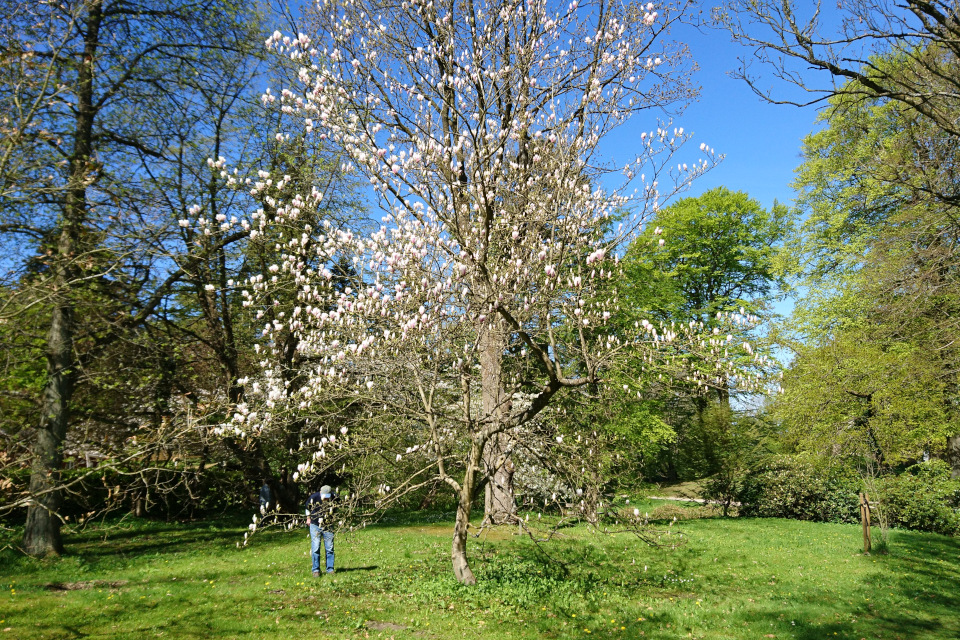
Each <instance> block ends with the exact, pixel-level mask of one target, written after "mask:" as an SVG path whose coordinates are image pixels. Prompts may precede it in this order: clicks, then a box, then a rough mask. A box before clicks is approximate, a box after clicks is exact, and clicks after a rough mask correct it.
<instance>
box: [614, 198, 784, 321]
mask: <svg viewBox="0 0 960 640" xmlns="http://www.w3.org/2000/svg"><path fill="white" fill-rule="evenodd" d="M789 225H790V216H789V211H788V210H787V209H786V207H783V206H782V205H774V207H773V208H772V209H771V210H770V211H766V210H765V209H763V207H762V206H761V205H760V203H759V202H757V201H756V200H753V199H751V198H750V197H749V196H748V195H747V194H746V193H744V192H742V191H730V190H729V189H727V188H726V187H717V188H716V189H711V190H710V191H707V192H706V193H704V194H702V195H700V196H698V197H696V198H684V199H682V200H678V201H677V202H676V203H674V204H673V205H671V206H669V207H667V208H665V209H663V210H661V211H660V212H658V214H657V215H656V216H655V217H654V219H653V220H651V221H650V222H649V224H647V226H646V228H645V231H644V233H643V234H642V235H641V236H640V237H638V238H637V239H636V240H635V241H634V243H633V244H632V245H631V247H630V251H629V252H628V254H627V257H626V260H625V271H626V274H627V286H626V293H625V296H626V298H627V299H628V300H629V301H630V303H631V304H633V305H635V306H636V307H637V308H638V309H644V310H646V311H648V312H653V313H654V314H656V316H657V317H659V318H661V319H666V320H676V321H683V322H686V321H689V320H692V319H697V320H703V321H704V322H706V323H710V322H713V321H714V319H715V316H716V314H717V313H718V312H721V311H729V312H737V311H738V310H739V309H740V308H741V307H742V308H744V309H745V310H746V311H747V312H748V313H759V312H760V311H761V310H762V309H764V308H765V307H766V305H767V304H769V298H770V296H771V294H772V293H774V292H775V291H776V290H777V288H778V286H779V285H780V284H781V281H780V274H779V272H778V268H777V267H778V264H779V262H778V261H779V249H778V247H779V245H780V244H781V243H782V241H783V240H784V239H785V237H786V232H787V230H788V228H789ZM657 229H660V230H661V231H662V234H658V233H656V231H657ZM661 238H662V239H663V240H664V244H663V246H660V245H659V240H660V239H661Z"/></svg>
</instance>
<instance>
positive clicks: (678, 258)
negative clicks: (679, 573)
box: [624, 187, 791, 479]
mask: <svg viewBox="0 0 960 640" xmlns="http://www.w3.org/2000/svg"><path fill="white" fill-rule="evenodd" d="M790 224H791V218H790V212H789V210H788V209H787V208H786V207H784V206H783V205H779V204H774V206H773V207H772V208H771V209H770V210H769V211H767V210H765V209H764V208H763V207H762V206H761V205H760V203H759V202H757V201H756V200H753V199H751V198H750V197H749V196H748V195H747V194H746V193H743V192H740V191H731V190H729V189H727V188H725V187H718V188H716V189H712V190H710V191H707V192H706V193H704V194H702V195H701V196H698V197H694V198H684V199H682V200H679V201H677V202H676V203H674V204H673V205H671V206H669V207H667V208H665V209H663V210H661V211H659V212H658V213H657V215H656V216H655V217H654V219H653V220H651V221H650V223H649V224H648V225H647V226H646V229H645V231H644V233H643V234H642V235H641V236H640V237H639V238H638V239H637V240H635V241H634V243H633V244H632V245H631V247H630V250H629V252H628V253H627V257H626V260H625V262H624V268H625V273H626V276H627V277H626V283H627V284H626V286H625V295H624V300H625V301H626V302H627V305H628V306H629V307H630V308H631V309H632V317H633V318H634V319H635V318H637V317H645V316H646V317H653V318H655V319H657V320H660V321H665V322H680V323H687V322H691V321H692V322H697V323H702V325H703V326H704V327H705V328H707V329H710V328H711V327H716V328H717V331H718V332H719V331H720V327H721V324H726V322H727V321H726V320H725V319H726V318H734V319H735V320H740V321H741V323H742V327H743V328H742V329H741V330H740V331H738V332H735V333H728V332H727V329H726V327H724V330H723V333H722V335H717V339H716V342H717V343H718V345H717V346H720V345H721V344H722V348H723V349H727V348H728V345H730V344H731V343H735V344H740V343H742V342H744V341H745V340H751V339H752V336H751V334H750V332H749V330H748V327H750V326H753V325H754V324H755V323H756V322H755V321H756V320H758V319H759V317H760V316H766V315H769V314H770V311H771V308H770V304H771V302H772V301H773V300H775V299H776V298H777V297H778V296H780V295H782V290H783V287H784V276H783V274H784V271H783V268H782V267H783V264H782V262H783V259H782V255H781V252H780V247H781V246H782V245H783V242H784V241H785V239H786V238H787V233H788V230H789V228H790ZM722 319H723V321H722V322H721V320H722ZM681 359H682V360H684V361H685V363H686V366H687V367H688V369H689V371H688V374H687V376H686V377H687V378H689V379H690V380H691V382H693V383H696V386H694V387H693V388H694V389H696V391H697V393H690V392H689V391H688V392H686V393H680V394H677V393H676V392H672V393H671V395H673V398H671V399H665V401H664V404H663V406H664V408H665V410H666V411H667V412H668V413H667V414H665V419H666V420H667V422H668V423H670V424H672V425H673V426H674V427H675V429H676V430H677V435H676V438H675V439H674V440H673V441H672V442H671V443H670V447H669V449H668V450H667V451H666V452H665V454H666V455H665V457H664V458H661V459H660V460H659V464H657V465H655V466H654V468H655V469H656V468H658V467H659V469H658V470H657V471H655V473H660V474H663V475H665V476H666V477H668V478H671V479H675V478H677V477H679V476H681V475H688V474H692V475H706V474H710V473H715V472H716V471H718V470H719V468H720V466H721V458H722V455H721V453H720V449H721V447H722V444H723V442H724V441H725V440H724V438H722V437H720V436H719V435H718V433H719V432H718V430H717V429H716V428H712V427H711V428H707V424H706V422H705V416H706V414H707V412H708V410H709V409H710V407H711V404H712V403H714V402H716V403H719V404H720V405H721V406H720V407H719V408H717V410H716V411H714V412H713V413H714V414H715V415H714V418H716V417H717V416H720V417H723V416H730V415H732V414H731V411H730V393H731V391H736V387H734V388H733V389H731V388H729V387H728V384H727V382H726V376H725V375H718V373H724V374H726V373H727V371H724V372H717V371H716V370H712V371H711V370H708V369H706V368H705V367H704V366H703V363H702V362H701V361H699V359H698V358H695V357H692V356H691V355H690V354H684V355H682V356H681ZM741 364H744V365H748V366H753V367H755V368H756V370H757V376H760V375H765V373H764V372H765V371H766V369H767V368H768V367H767V366H766V365H767V363H766V361H765V360H761V359H760V358H759V357H757V356H755V360H754V361H753V362H752V363H751V362H749V361H746V362H742V363H741ZM730 366H732V363H731V365H730ZM751 382H752V381H751V380H749V379H748V380H745V381H741V383H740V384H741V386H742V387H743V389H742V390H744V391H746V390H748V389H750V387H751ZM688 389H689V387H688ZM711 420H712V422H711V425H715V423H716V422H717V420H716V419H711ZM727 423H728V424H732V423H730V422H729V420H728V421H727Z"/></svg>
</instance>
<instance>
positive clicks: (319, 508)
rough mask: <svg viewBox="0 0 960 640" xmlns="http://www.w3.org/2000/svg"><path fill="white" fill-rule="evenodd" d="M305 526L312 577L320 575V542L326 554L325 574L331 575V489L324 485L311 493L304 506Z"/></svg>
mask: <svg viewBox="0 0 960 640" xmlns="http://www.w3.org/2000/svg"><path fill="white" fill-rule="evenodd" d="M306 507H307V509H306V514H307V524H308V525H310V556H311V559H312V560H313V575H314V576H319V575H320V540H321V538H322V539H323V548H324V550H325V551H326V554H327V573H333V527H334V524H335V521H334V511H335V509H336V503H335V501H334V494H333V489H332V488H331V487H330V485H328V484H325V485H323V486H322V487H320V491H317V492H315V493H311V494H310V497H309V498H307V504H306Z"/></svg>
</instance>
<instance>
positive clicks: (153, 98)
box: [0, 0, 250, 555]
mask: <svg viewBox="0 0 960 640" xmlns="http://www.w3.org/2000/svg"><path fill="white" fill-rule="evenodd" d="M14 8H15V9H16V13H14V14H13V15H11V16H10V22H9V26H8V27H7V28H6V30H5V31H4V36H5V40H4V42H3V43H2V44H0V47H2V50H0V58H2V59H3V60H4V67H3V83H4V84H3V88H2V90H3V100H4V103H5V104H9V105H10V107H11V108H10V109H9V111H8V112H9V113H10V114H12V115H13V117H14V118H15V121H13V124H14V126H11V127H9V128H8V129H7V130H5V132H4V133H5V134H6V135H5V139H4V161H3V165H2V166H0V169H2V170H3V171H4V173H3V176H2V178H0V180H2V184H3V188H4V191H3V193H2V196H3V200H2V203H0V215H2V216H3V230H4V232H5V233H4V242H5V245H6V246H7V247H17V246H18V245H19V247H20V248H21V249H20V250H16V251H12V252H10V253H9V254H8V255H11V256H22V255H24V253H27V255H28V256H29V253H28V252H30V251H33V252H36V253H39V254H40V258H39V260H36V261H35V264H37V269H36V270H35V276H33V277H31V278H29V279H28V280H24V279H20V278H19V273H20V272H18V271H14V272H13V273H14V275H15V277H16V278H17V280H15V281H12V283H13V284H15V285H16V286H15V288H14V289H9V290H8V291H14V290H15V291H16V295H15V296H13V297H12V298H11V297H7V298H6V301H7V302H9V304H8V305H7V307H6V308H7V309H8V310H14V311H16V310H19V309H21V308H26V307H27V306H29V305H31V304H32V305H42V307H43V308H44V309H46V310H47V311H46V314H45V321H46V323H47V329H46V335H45V337H44V339H43V345H44V346H43V350H44V352H45V356H46V362H47V367H46V368H47V370H46V376H45V382H44V385H43V390H42V401H41V403H40V407H39V421H40V422H39V425H38V427H37V428H36V430H35V431H34V434H33V445H32V454H31V457H32V465H33V473H32V476H31V481H30V495H31V503H30V507H29V509H28V514H27V524H26V529H25V536H24V548H25V550H26V551H27V552H28V553H31V554H35V555H43V554H47V553H60V552H61V551H62V540H61V537H60V520H59V516H58V511H59V508H60V504H61V496H60V490H59V482H58V478H59V471H60V467H61V461H62V455H63V443H64V439H65V437H66V435H67V432H68V428H69V425H70V424H71V419H72V417H71V407H72V403H73V396H74V391H75V389H76V386H77V381H78V376H79V375H80V371H81V369H82V367H83V366H84V362H83V361H81V360H78V359H77V357H76V353H77V349H78V344H77V338H78V335H79V334H78V331H85V330H86V329H90V328H92V327H94V326H97V325H98V324H99V321H101V320H109V321H110V322H111V323H113V324H117V325H122V326H127V327H131V326H135V325H136V324H138V323H140V322H142V321H143V320H144V319H145V318H146V317H147V316H148V315H149V314H150V313H151V312H152V311H154V310H155V309H156V308H157V306H158V305H159V304H160V302H161V301H162V300H163V296H162V295H153V296H151V297H150V301H149V302H147V303H146V304H143V305H139V306H138V308H136V309H135V310H133V311H130V310H128V309H122V305H121V307H120V308H110V307H108V308H105V309H104V308H98V305H97V304H91V303H90V302H92V300H91V298H90V296H97V295H102V294H103V293H105V289H104V288H105V287H106V288H111V289H113V293H112V294H111V298H112V299H114V300H118V299H122V297H123V296H124V295H125V294H126V293H132V294H133V297H136V293H135V292H136V288H137V287H138V286H141V285H143V284H145V283H146V282H147V281H148V280H149V276H148V277H147V278H146V279H142V278H143V275H144V272H149V271H150V269H151V265H150V263H149V262H148V263H147V264H144V263H140V264H138V263H137V259H136V258H132V257H131V256H132V255H133V253H131V252H129V251H128V249H131V248H132V247H133V246H135V245H138V244H141V243H142V242H145V240H144V238H145V235H146V234H137V236H136V237H130V236H128V235H126V232H128V231H130V230H131V229H137V228H138V227H139V226H140V225H139V224H138V223H142V222H144V221H143V220H142V219H141V220H138V221H137V222H134V220H132V219H131V214H130V213H128V212H129V211H130V209H128V205H129V204H130V203H132V202H134V201H135V200H137V199H138V198H139V197H140V196H138V195H136V194H135V191H136V188H137V183H138V182H139V181H141V180H142V179H143V178H144V176H143V174H142V173H140V172H132V173H125V171H124V170H125V169H128V168H129V163H128V162H127V161H126V160H125V158H129V156H131V155H136V154H143V155H147V156H149V155H154V156H156V155H159V154H160V153H161V152H160V151H158V149H162V146H163V144H165V142H164V141H163V140H162V138H163V135H164V131H162V130H159V129H157V128H154V127H152V126H151V125H153V124H155V121H154V120H151V119H149V118H144V117H143V114H145V113H150V112H151V111H164V110H166V108H167V107H168V105H170V104H173V103H176V102H177V101H178V100H179V99H180V98H181V97H182V96H183V93H184V89H183V85H182V84H181V81H180V77H181V74H183V73H185V72H187V71H188V70H189V71H196V70H198V69H200V68H202V67H203V64H202V62H201V61H202V59H203V57H204V56H205V55H207V54H208V53H209V52H211V51H216V50H224V49H229V50H241V49H244V48H245V47H246V46H247V43H249V42H250V31H249V29H248V27H247V25H246V22H247V17H248V16H247V15H246V14H244V13H243V12H242V11H241V10H240V9H239V7H237V6H235V5H233V4H231V3H229V2H219V1H213V0H210V1H201V2H197V3H194V4H191V5H182V4H181V3H179V2H170V1H167V0H148V1H145V2H143V3H134V4H131V3H129V2H113V1H111V0H77V1H75V2H65V3H40V4H38V5H33V4H28V3H24V4H23V5H17V6H15V7H14ZM211 16H214V17H215V18H211ZM11 61H12V62H11ZM22 175H27V176H28V177H29V178H31V179H28V180H26V181H21V179H20V176H22ZM140 211H141V212H142V211H143V210H142V209H140ZM136 215H137V209H134V210H133V213H132V217H136ZM150 226H151V228H152V227H153V225H152V224H151V225H150ZM148 237H149V236H147V238H148ZM24 240H26V242H24ZM24 247H25V248H26V249H27V251H26V252H25V251H23V250H22V249H23V248H24ZM136 255H137V256H142V255H143V254H142V253H139V252H137V253H136ZM124 264H125V265H126V266H127V267H130V268H129V269H128V270H124V266H123V265H124ZM155 264H156V263H155V262H154V266H155ZM11 266H14V267H16V265H11ZM138 268H140V272H139V276H138V275H137V269H138ZM121 271H125V273H124V274H123V275H118V274H119V273H120V272H121ZM24 284H28V285H29V286H26V287H25V286H21V285H24ZM154 293H157V292H154ZM25 299H27V300H30V302H29V303H27V304H26V305H24V304H22V301H23V300H25ZM101 338H102V336H101ZM99 341H100V340H99V339H98V338H96V337H95V338H93V344H94V345H96V344H97V343H98V342H99ZM94 351H97V349H94Z"/></svg>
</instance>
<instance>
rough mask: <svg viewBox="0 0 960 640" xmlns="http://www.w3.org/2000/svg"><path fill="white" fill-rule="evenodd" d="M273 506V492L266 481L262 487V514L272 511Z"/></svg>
mask: <svg viewBox="0 0 960 640" xmlns="http://www.w3.org/2000/svg"><path fill="white" fill-rule="evenodd" d="M271 504H273V492H272V491H270V485H269V484H267V481H266V479H264V481H263V486H262V487H260V513H262V514H265V513H266V512H267V511H270V505H271Z"/></svg>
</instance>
